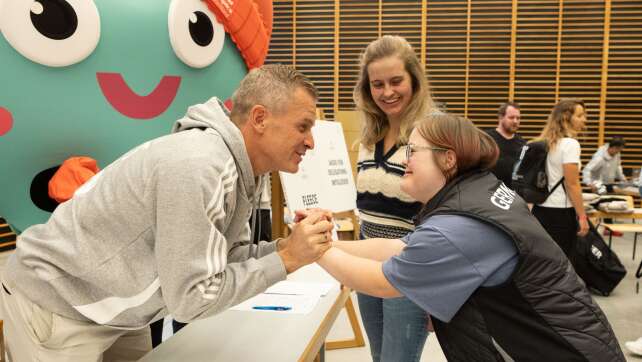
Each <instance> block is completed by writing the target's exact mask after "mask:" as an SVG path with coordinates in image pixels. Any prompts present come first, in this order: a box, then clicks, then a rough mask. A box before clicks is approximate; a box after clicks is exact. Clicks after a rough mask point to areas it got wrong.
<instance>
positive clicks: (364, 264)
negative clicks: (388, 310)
mask: <svg viewBox="0 0 642 362" xmlns="http://www.w3.org/2000/svg"><path fill="white" fill-rule="evenodd" d="M355 244H358V242H357V243H355ZM317 263H318V264H319V265H321V267H322V268H323V269H325V270H326V271H327V272H328V273H330V275H332V276H333V277H334V278H335V279H336V280H338V281H339V282H341V283H342V284H344V285H346V286H348V287H349V288H352V289H354V290H356V291H358V292H361V293H364V294H368V295H372V296H374V297H380V298H395V297H400V296H401V294H400V293H399V291H398V290H397V289H395V287H393V286H392V285H391V284H390V282H388V279H386V277H385V276H384V275H383V269H382V263H381V261H375V260H370V259H364V258H360V257H358V256H354V255H350V254H348V253H346V252H344V251H343V250H341V249H339V248H337V247H332V248H330V250H328V251H326V252H325V254H324V255H323V256H322V257H321V259H319V260H317Z"/></svg>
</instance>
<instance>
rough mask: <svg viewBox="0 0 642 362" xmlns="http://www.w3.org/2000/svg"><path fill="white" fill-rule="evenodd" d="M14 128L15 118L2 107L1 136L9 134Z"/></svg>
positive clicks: (0, 118)
mask: <svg viewBox="0 0 642 362" xmlns="http://www.w3.org/2000/svg"><path fill="white" fill-rule="evenodd" d="M12 127H13V117H12V116H11V112H9V111H8V110H7V109H5V108H3V107H0V136H4V135H5V134H7V133H8V132H9V131H10V130H11V128H12Z"/></svg>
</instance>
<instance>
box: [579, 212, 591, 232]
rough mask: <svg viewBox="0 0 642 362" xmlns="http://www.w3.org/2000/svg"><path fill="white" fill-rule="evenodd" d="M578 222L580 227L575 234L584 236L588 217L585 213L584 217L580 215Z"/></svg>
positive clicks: (587, 225)
mask: <svg viewBox="0 0 642 362" xmlns="http://www.w3.org/2000/svg"><path fill="white" fill-rule="evenodd" d="M578 223H579V224H580V229H579V231H578V232H577V235H579V236H585V235H586V234H588V231H589V223H588V219H587V218H586V215H584V217H580V218H579V220H578Z"/></svg>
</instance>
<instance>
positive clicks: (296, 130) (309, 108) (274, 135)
mask: <svg viewBox="0 0 642 362" xmlns="http://www.w3.org/2000/svg"><path fill="white" fill-rule="evenodd" d="M315 110H316V101H315V99H314V98H313V97H312V96H310V94H308V93H307V92H306V91H305V90H303V89H301V88H298V89H297V90H295V91H294V92H293V94H292V100H291V101H290V102H289V103H288V104H287V105H286V106H285V107H284V109H283V110H281V112H280V113H279V112H277V113H272V112H270V113H269V114H268V116H267V117H266V119H265V127H266V128H265V134H264V138H263V139H264V141H265V142H263V144H264V145H265V149H264V152H265V153H266V154H267V155H268V157H269V160H270V169H271V170H274V171H277V170H278V171H284V172H290V173H295V172H297V171H298V170H299V163H301V160H302V159H303V155H305V152H306V151H307V150H309V149H312V148H314V139H313V138H312V126H314V121H315V119H316V113H315Z"/></svg>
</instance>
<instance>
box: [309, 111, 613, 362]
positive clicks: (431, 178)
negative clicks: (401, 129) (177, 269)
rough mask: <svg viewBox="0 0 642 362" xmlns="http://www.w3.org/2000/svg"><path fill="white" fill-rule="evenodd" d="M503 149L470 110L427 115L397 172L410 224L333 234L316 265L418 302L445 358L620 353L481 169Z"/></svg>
mask: <svg viewBox="0 0 642 362" xmlns="http://www.w3.org/2000/svg"><path fill="white" fill-rule="evenodd" d="M498 153H499V151H498V149H497V145H496V144H495V142H494V141H493V140H492V138H491V137H490V136H488V135H487V134H485V133H484V132H482V131H480V130H479V129H477V128H476V127H475V126H474V125H473V124H472V122H470V121H469V120H466V119H463V118H460V117H457V116H452V115H435V116H431V117H430V119H429V120H427V121H426V122H422V123H421V124H419V125H418V126H417V128H416V129H415V130H414V131H413V132H412V134H411V136H410V142H409V144H408V148H407V157H406V158H407V161H406V162H405V163H406V164H407V166H406V174H405V175H404V177H403V180H402V182H401V188H402V189H403V190H404V191H405V192H407V193H408V194H409V195H411V196H412V197H414V198H415V199H417V200H419V201H421V203H422V204H423V208H422V210H421V212H420V213H419V217H418V218H417V228H416V229H415V231H413V232H412V233H410V234H408V235H406V236H405V237H403V238H400V239H381V238H379V239H368V240H361V241H358V242H354V241H336V242H333V243H332V244H333V245H332V248H330V249H329V250H328V251H326V253H325V254H324V255H323V256H322V257H321V259H319V260H318V261H317V263H319V264H320V265H321V266H322V267H323V268H324V269H326V270H327V271H328V272H329V273H330V274H332V276H334V277H335V278H336V279H337V280H339V281H340V282H341V283H343V284H345V285H347V286H348V287H350V288H353V289H355V290H357V291H359V292H362V293H367V294H369V295H373V296H378V297H382V298H396V297H398V296H400V295H404V296H406V297H408V298H410V299H411V300H412V301H413V302H415V303H417V304H418V305H420V306H421V308H423V309H424V310H425V311H426V312H428V313H430V315H431V318H432V322H433V326H434V327H435V333H436V334H437V338H438V339H439V343H440V345H441V347H442V350H443V351H444V354H445V355H446V358H447V359H448V361H475V362H478V361H479V362H481V361H493V362H494V361H595V362H598V361H614V362H615V361H617V362H620V361H621V362H624V361H625V359H624V356H623V355H622V351H621V350H620V346H619V343H618V341H617V339H616V338H615V334H614V333H613V330H612V329H611V326H610V325H609V322H608V320H607V319H606V316H605V315H604V313H602V311H601V310H600V307H599V306H598V305H597V304H596V303H595V302H594V301H593V299H592V298H591V295H590V294H589V292H588V291H587V290H586V287H585V286H584V284H583V283H582V282H581V281H580V279H579V277H578V276H577V274H575V272H574V271H573V268H572V267H571V265H570V264H569V261H568V259H567V258H566V257H564V255H563V254H562V252H561V251H560V250H559V248H558V247H557V246H556V245H555V243H554V241H553V240H552V239H551V238H550V236H548V235H547V234H546V232H545V231H544V229H543V228H542V226H541V225H540V224H539V223H538V222H537V220H536V219H535V218H534V217H533V215H531V213H530V211H529V209H528V207H527V205H526V203H525V202H524V200H522V199H521V198H520V197H517V196H516V195H515V192H514V191H512V190H511V189H509V188H508V187H507V186H506V185H504V184H503V183H502V182H501V181H499V180H498V179H497V178H496V177H495V176H494V175H493V174H492V173H490V172H489V171H488V170H489V169H490V168H491V167H492V166H493V165H494V164H495V162H496V160H497V155H498ZM395 361H403V360H395Z"/></svg>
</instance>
